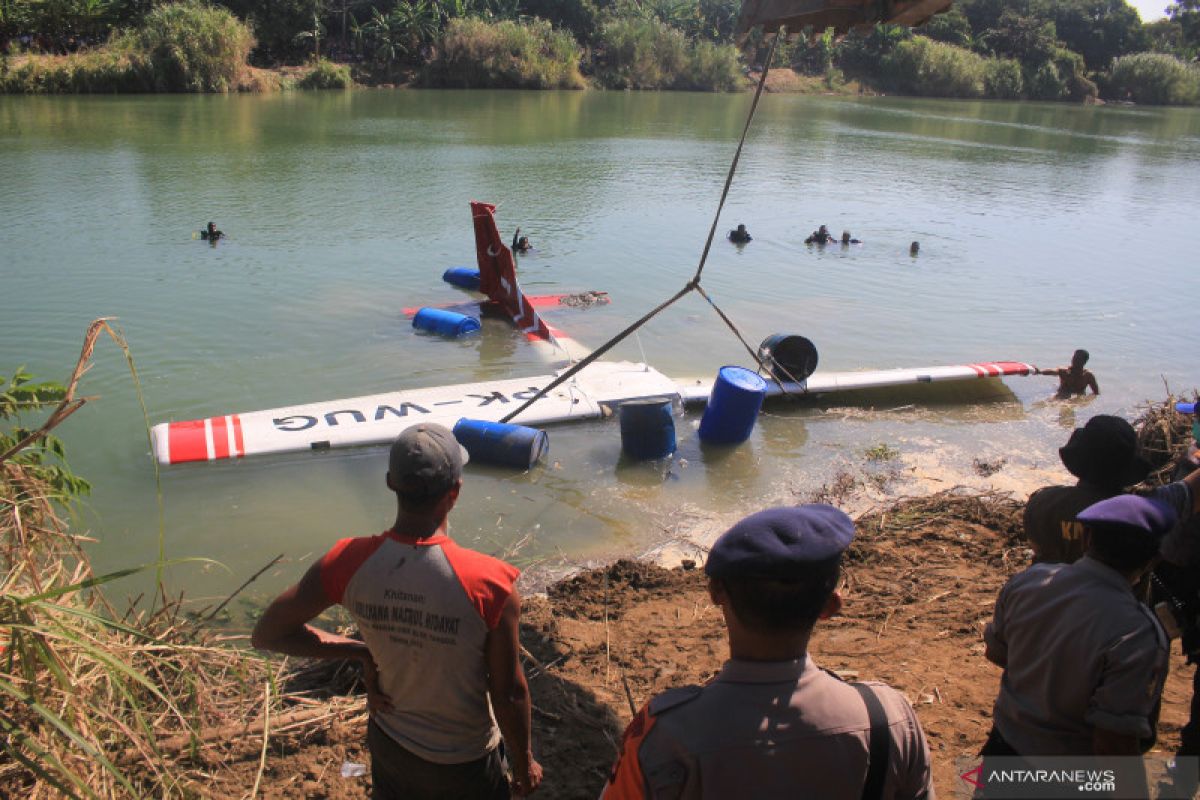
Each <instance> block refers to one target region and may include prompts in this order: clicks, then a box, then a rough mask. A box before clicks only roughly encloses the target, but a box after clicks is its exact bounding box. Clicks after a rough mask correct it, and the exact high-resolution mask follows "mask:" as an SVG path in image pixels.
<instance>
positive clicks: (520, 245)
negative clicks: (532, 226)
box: [512, 228, 533, 253]
mask: <svg viewBox="0 0 1200 800" xmlns="http://www.w3.org/2000/svg"><path fill="white" fill-rule="evenodd" d="M532 249H533V245H532V244H530V243H529V237H528V236H522V235H521V229H520V228H517V230H516V231H515V232H514V233H513V240H512V251H513V252H514V253H528V252H529V251H530V250H532Z"/></svg>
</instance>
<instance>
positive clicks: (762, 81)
mask: <svg viewBox="0 0 1200 800" xmlns="http://www.w3.org/2000/svg"><path fill="white" fill-rule="evenodd" d="M781 35H782V33H777V34H775V36H774V38H772V39H771V47H770V48H769V49H768V50H767V60H766V61H765V62H764V63H763V71H762V75H760V76H759V77H758V88H757V89H755V90H754V101H753V102H752V103H751V104H750V113H749V114H747V115H746V124H745V126H743V127H742V138H741V139H740V140H739V141H738V146H737V152H735V153H734V154H733V163H731V164H730V165H729V173H728V174H727V175H726V176H725V188H724V189H722V190H721V202H719V203H717V213H716V215H715V216H714V217H713V221H712V227H710V228H709V229H708V241H706V242H705V243H704V252H702V253H701V254H700V265H699V266H698V267H696V277H694V278H692V281H693V282H694V283H696V284H697V285H698V284H699V283H700V274H701V273H702V272H704V264H705V262H707V261H708V251H709V250H711V249H712V243H713V237H714V236H715V235H716V233H717V223H718V222H720V221H721V211H722V210H724V208H725V198H727V197H728V196H729V187H730V186H731V185H732V184H733V173H734V172H735V171H736V170H737V165H738V162H739V161H741V159H742V148H743V147H745V145H746V135H747V134H748V133H750V123H751V122H753V121H754V112H755V111H757V110H758V99H759V98H760V97H762V93H763V87H764V86H766V85H767V73H768V72H770V71H771V59H773V58H774V57H775V44H776V43H777V42H778V41H779V37H780V36H781Z"/></svg>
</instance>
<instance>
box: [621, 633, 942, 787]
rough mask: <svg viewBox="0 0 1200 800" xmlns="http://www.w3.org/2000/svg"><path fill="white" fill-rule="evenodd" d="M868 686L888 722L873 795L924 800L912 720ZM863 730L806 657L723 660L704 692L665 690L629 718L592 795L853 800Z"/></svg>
mask: <svg viewBox="0 0 1200 800" xmlns="http://www.w3.org/2000/svg"><path fill="white" fill-rule="evenodd" d="M869 685H870V687H871V689H872V690H873V691H874V693H875V695H876V697H878V698H879V701H880V703H881V704H882V706H883V708H884V710H885V711H886V713H887V719H888V722H889V733H890V737H889V738H890V742H891V751H890V758H889V761H888V771H887V773H886V777H885V782H884V790H883V795H882V796H883V797H884V798H895V799H896V800H902V799H904V798H914V799H915V798H933V797H934V791H933V785H932V783H931V773H930V764H929V747H928V745H927V744H926V741H925V735H924V733H923V732H922V731H921V726H920V723H918V721H917V717H916V714H915V713H914V712H913V710H912V707H911V706H910V705H909V704H908V701H907V700H905V699H904V696H903V695H901V694H900V693H899V692H897V691H895V690H894V689H891V688H890V687H888V686H886V685H884V684H881V683H871V684H869ZM870 728H871V725H870V720H869V718H868V715H867V709H866V706H865V705H864V703H863V699H862V697H861V696H860V695H859V694H858V692H857V691H856V690H855V689H854V688H853V687H852V686H850V685H849V684H847V683H843V682H842V681H840V680H838V679H837V678H836V677H834V676H832V675H830V674H828V673H826V672H824V671H823V670H821V669H820V668H818V667H817V666H816V665H815V664H813V662H812V660H811V659H810V658H807V657H806V658H801V659H797V660H794V661H780V662H752V661H739V660H731V661H727V662H726V663H725V666H724V668H723V669H722V670H721V672H720V673H719V674H718V675H717V677H716V678H715V679H714V680H713V682H712V683H710V684H709V685H707V686H705V687H703V688H700V687H695V686H692V687H684V688H681V689H674V690H671V691H669V692H666V693H665V694H662V695H659V696H658V697H656V698H654V699H653V700H652V701H651V702H650V703H649V705H648V706H646V707H645V708H643V709H642V710H641V711H640V712H639V713H638V715H637V716H636V717H634V719H633V721H632V722H630V724H629V727H628V728H627V729H626V731H625V737H624V741H623V744H622V749H621V753H620V755H619V757H618V760H617V763H616V764H615V765H614V766H613V771H612V774H611V775H610V778H609V783H608V784H607V785H606V786H605V789H604V792H603V793H602V795H601V796H602V797H603V798H605V800H617V799H621V800H624V799H626V798H701V797H704V798H738V797H746V798H767V797H812V798H822V800H842V799H843V798H844V800H858V798H860V797H861V796H862V790H863V784H864V781H865V779H866V773H867V761H868V758H867V756H868V751H869V748H868V739H869V735H870Z"/></svg>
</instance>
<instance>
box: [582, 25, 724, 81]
mask: <svg viewBox="0 0 1200 800" xmlns="http://www.w3.org/2000/svg"><path fill="white" fill-rule="evenodd" d="M596 52H597V57H596V64H597V67H596V78H597V79H598V80H599V81H600V83H602V84H603V85H604V86H607V87H609V88H611V89H692V90H704V91H732V90H734V89H736V88H737V87H738V86H739V84H740V72H739V69H738V55H737V50H736V49H735V48H733V47H732V46H730V45H717V44H713V43H712V42H709V41H698V42H689V41H688V39H687V38H686V37H685V36H684V35H683V33H682V32H681V31H679V30H676V29H675V28H672V27H670V26H668V25H666V24H664V23H662V22H660V21H659V20H657V19H641V18H632V17H627V18H621V19H616V20H613V21H612V22H609V23H608V24H607V25H605V26H604V27H603V29H601V31H600V41H599V43H598V44H597V46H596Z"/></svg>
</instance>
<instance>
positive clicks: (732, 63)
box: [672, 40, 742, 92]
mask: <svg viewBox="0 0 1200 800" xmlns="http://www.w3.org/2000/svg"><path fill="white" fill-rule="evenodd" d="M741 74H742V73H741V70H740V68H739V65H738V52H737V49H736V48H734V47H732V46H730V45H723V44H714V43H713V42H710V41H707V40H700V41H698V42H695V43H693V44H692V46H691V52H689V53H688V63H687V67H686V69H685V70H684V72H683V74H681V75H679V76H677V77H676V78H675V82H674V83H673V84H672V88H674V89H694V90H700V91H710V92H732V91H734V90H735V89H737V87H738V86H739V84H740V83H741Z"/></svg>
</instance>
